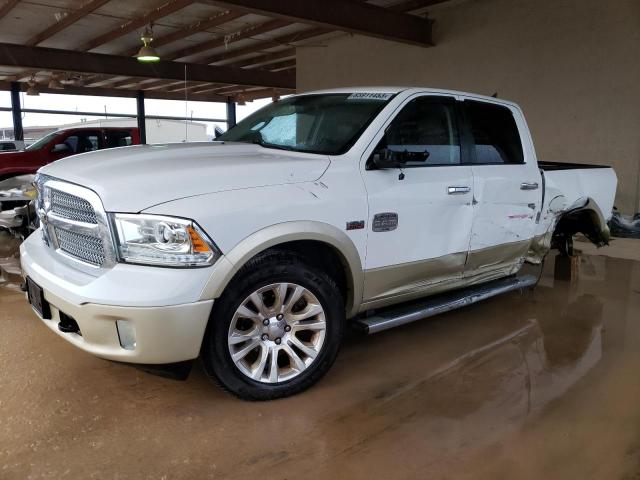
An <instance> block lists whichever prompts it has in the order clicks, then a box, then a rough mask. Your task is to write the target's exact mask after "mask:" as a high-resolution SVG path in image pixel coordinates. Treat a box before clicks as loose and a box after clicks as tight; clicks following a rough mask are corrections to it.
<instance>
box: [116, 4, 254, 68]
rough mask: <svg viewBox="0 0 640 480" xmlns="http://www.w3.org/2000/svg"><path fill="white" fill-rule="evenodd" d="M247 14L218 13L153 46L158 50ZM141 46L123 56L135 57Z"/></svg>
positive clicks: (228, 11) (180, 30)
mask: <svg viewBox="0 0 640 480" xmlns="http://www.w3.org/2000/svg"><path fill="white" fill-rule="evenodd" d="M245 15H246V13H245V12H233V11H230V10H227V11H226V12H222V13H217V14H216V15H212V16H210V17H209V18H206V19H204V20H199V21H197V22H195V23H192V24H191V25H187V26H186V27H184V28H181V29H179V30H176V31H175V32H172V33H169V34H168V35H164V36H162V37H158V38H155V39H154V40H153V46H154V47H156V48H158V47H162V46H164V45H169V44H170V43H173V42H177V41H178V40H182V39H184V38H188V37H190V36H191V35H195V34H196V33H199V32H203V31H205V30H209V29H212V28H216V27H219V26H220V25H223V24H225V23H228V22H232V21H233V20H236V19H238V18H240V17H243V16H245ZM138 48H139V46H136V47H134V48H130V49H127V50H124V51H123V52H122V53H121V55H126V56H129V57H131V56H133V55H135V54H136V53H137V52H138Z"/></svg>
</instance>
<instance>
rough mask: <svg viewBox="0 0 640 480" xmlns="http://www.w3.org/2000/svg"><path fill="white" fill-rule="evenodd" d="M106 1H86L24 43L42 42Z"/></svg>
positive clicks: (35, 43)
mask: <svg viewBox="0 0 640 480" xmlns="http://www.w3.org/2000/svg"><path fill="white" fill-rule="evenodd" d="M108 1H109V0H90V1H88V2H86V3H85V4H84V5H82V6H81V7H80V8H78V9H76V10H73V11H71V12H69V13H68V14H67V15H65V16H64V17H63V18H62V19H61V20H60V21H58V22H56V23H54V24H53V25H51V26H50V27H49V28H47V29H45V30H43V31H42V32H40V33H38V34H37V35H34V36H33V37H31V38H30V39H29V40H27V42H26V43H25V45H29V46H35V45H38V44H39V43H42V42H44V41H45V40H47V39H48V38H51V37H53V36H54V35H55V34H57V33H59V32H61V31H62V30H64V29H65V28H67V27H69V26H71V25H73V24H74V23H76V22H77V21H78V20H80V19H82V18H84V17H86V16H87V15H89V14H90V13H92V12H93V11H94V10H96V9H98V8H100V7H101V6H103V5H104V4H105V3H107V2H108Z"/></svg>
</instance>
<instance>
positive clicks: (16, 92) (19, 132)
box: [11, 82, 24, 140]
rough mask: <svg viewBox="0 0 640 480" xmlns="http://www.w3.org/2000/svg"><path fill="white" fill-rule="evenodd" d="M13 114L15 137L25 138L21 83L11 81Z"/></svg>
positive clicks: (17, 138)
mask: <svg viewBox="0 0 640 480" xmlns="http://www.w3.org/2000/svg"><path fill="white" fill-rule="evenodd" d="M11 114H12V115H13V138H14V140H24V129H23V128H22V106H21V105H20V83H18V82H11Z"/></svg>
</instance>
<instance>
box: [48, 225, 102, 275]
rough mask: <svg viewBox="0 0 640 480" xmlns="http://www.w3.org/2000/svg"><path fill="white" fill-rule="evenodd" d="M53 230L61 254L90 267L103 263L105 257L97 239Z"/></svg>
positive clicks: (61, 230) (57, 229) (68, 231)
mask: <svg viewBox="0 0 640 480" xmlns="http://www.w3.org/2000/svg"><path fill="white" fill-rule="evenodd" d="M54 230H55V234H56V238H57V239H58V245H59V246H60V249H61V250H62V251H63V252H65V253H68V254H69V255H71V256H73V257H76V258H78V259H80V260H83V261H85V262H87V263H91V264H92V265H97V266H100V265H102V264H103V263H104V261H105V259H106V256H105V253H104V247H103V245H102V241H101V240H100V239H99V238H96V237H92V236H90V235H85V234H83V233H77V232H72V231H70V230H64V229H62V228H58V227H55V229H54Z"/></svg>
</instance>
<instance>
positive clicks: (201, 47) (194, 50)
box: [163, 20, 288, 63]
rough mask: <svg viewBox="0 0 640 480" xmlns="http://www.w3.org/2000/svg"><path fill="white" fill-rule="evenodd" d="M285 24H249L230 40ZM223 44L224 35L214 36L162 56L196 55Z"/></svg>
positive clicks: (172, 58) (273, 22)
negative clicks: (211, 38)
mask: <svg viewBox="0 0 640 480" xmlns="http://www.w3.org/2000/svg"><path fill="white" fill-rule="evenodd" d="M286 25H288V22H286V21H284V20H269V21H267V22H264V23H260V24H257V25H251V26H249V27H247V28H245V29H242V30H240V31H238V32H236V33H235V34H232V35H231V37H232V38H231V42H237V41H238V40H242V39H245V38H251V37H253V36H255V35H262V34H264V33H268V32H270V31H272V30H277V29H278V28H282V27H284V26H286ZM225 44H227V40H226V39H225V37H224V36H223V37H218V38H214V39H213V40H208V41H206V42H202V43H199V44H197V45H193V46H191V47H186V48H182V49H180V50H177V51H175V52H172V53H169V54H168V55H164V56H163V58H166V59H168V60H177V59H180V58H186V57H191V56H192V55H197V54H198V53H202V52H206V51H207V50H211V49H213V48H218V47H222V46H224V45H225ZM198 63H203V62H198ZM207 63H208V62H207Z"/></svg>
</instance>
